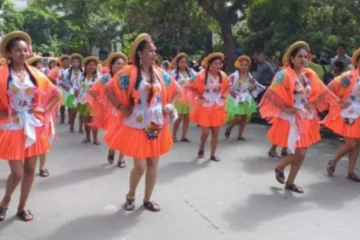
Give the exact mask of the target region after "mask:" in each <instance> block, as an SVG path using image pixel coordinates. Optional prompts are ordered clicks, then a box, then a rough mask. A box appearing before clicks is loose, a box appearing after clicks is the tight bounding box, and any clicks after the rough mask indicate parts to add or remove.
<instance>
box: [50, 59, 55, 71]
mask: <svg viewBox="0 0 360 240" xmlns="http://www.w3.org/2000/svg"><path fill="white" fill-rule="evenodd" d="M53 62H55V63H56V60H50V61H49V63H48V68H49V69H50V65H51V63H53Z"/></svg>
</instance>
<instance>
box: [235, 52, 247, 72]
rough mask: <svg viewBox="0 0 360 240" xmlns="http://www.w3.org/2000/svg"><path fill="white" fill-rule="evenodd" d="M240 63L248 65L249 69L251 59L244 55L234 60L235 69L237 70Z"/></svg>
mask: <svg viewBox="0 0 360 240" xmlns="http://www.w3.org/2000/svg"><path fill="white" fill-rule="evenodd" d="M242 61H246V62H247V63H248V64H249V67H250V66H251V58H250V57H248V56H246V55H242V56H240V57H238V58H237V59H236V60H235V63H234V66H235V68H237V69H239V68H240V65H241V62H242Z"/></svg>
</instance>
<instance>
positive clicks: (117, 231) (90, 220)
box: [33, 208, 144, 240]
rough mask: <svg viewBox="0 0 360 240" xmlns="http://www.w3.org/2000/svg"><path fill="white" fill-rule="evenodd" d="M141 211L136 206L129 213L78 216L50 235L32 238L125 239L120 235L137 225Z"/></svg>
mask: <svg viewBox="0 0 360 240" xmlns="http://www.w3.org/2000/svg"><path fill="white" fill-rule="evenodd" d="M143 211H144V209H143V208H138V209H136V210H135V211H133V212H131V213H129V214H128V213H125V210H120V211H118V212H116V213H113V214H109V215H104V214H98V215H89V216H83V217H79V218H76V219H74V220H71V221H68V222H67V223H65V224H64V225H62V226H60V227H59V228H58V229H57V230H55V231H54V232H53V233H51V234H50V235H47V236H41V237H38V238H34V239H33V240H64V239H68V240H72V239H79V240H80V239H86V240H105V239H114V238H115V237H118V238H119V239H125V238H121V235H122V234H125V233H126V231H127V229H131V228H134V227H135V226H136V225H137V223H138V221H139V217H140V215H141V214H142V213H143Z"/></svg>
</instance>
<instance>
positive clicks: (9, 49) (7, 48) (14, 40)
mask: <svg viewBox="0 0 360 240" xmlns="http://www.w3.org/2000/svg"><path fill="white" fill-rule="evenodd" d="M19 41H24V42H26V41H25V40H24V39H22V38H19V37H17V38H13V39H11V40H10V41H9V42H8V43H7V44H6V47H5V50H6V52H11V50H12V49H13V47H14V46H15V44H16V43H17V42H19Z"/></svg>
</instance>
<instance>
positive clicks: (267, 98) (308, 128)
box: [259, 67, 337, 148]
mask: <svg viewBox="0 0 360 240" xmlns="http://www.w3.org/2000/svg"><path fill="white" fill-rule="evenodd" d="M302 73H303V74H304V75H305V76H306V77H307V78H308V79H309V80H310V84H311V94H310V96H309V97H308V102H309V103H314V102H315V101H316V100H317V99H318V98H321V99H322V101H320V102H319V103H318V105H317V106H316V109H314V111H313V114H314V118H313V119H311V120H309V119H301V116H300V114H299V113H297V114H296V126H297V128H298V131H299V135H300V139H299V140H297V141H296V148H305V147H309V146H310V145H312V144H314V143H316V142H318V141H319V140H320V139H321V136H320V125H319V119H318V117H317V112H316V110H318V111H319V112H322V111H324V110H326V109H328V108H329V106H334V105H336V104H337V97H336V96H335V95H334V94H333V93H332V92H331V91H329V90H328V89H327V87H326V86H325V85H324V84H323V82H322V81H321V80H320V79H319V78H318V76H317V74H316V73H315V72H314V71H312V70H311V69H309V68H304V69H302ZM296 78H297V76H296V73H295V71H294V70H293V69H292V68H290V67H286V68H284V69H283V70H282V71H280V72H278V73H277V74H276V75H275V77H274V80H273V82H272V84H271V86H270V87H269V88H268V89H267V90H266V92H265V94H264V96H263V98H262V100H261V102H260V105H259V112H260V114H261V116H262V117H263V118H264V119H266V120H267V121H269V123H271V124H272V126H271V128H270V130H269V132H268V135H267V136H268V139H269V141H270V142H271V143H273V144H276V145H278V146H281V147H288V138H289V132H290V123H289V122H288V121H286V120H284V119H282V118H280V114H281V113H282V110H281V108H282V107H285V108H293V107H294V90H295V80H296Z"/></svg>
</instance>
